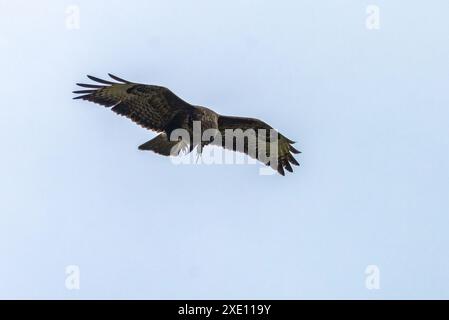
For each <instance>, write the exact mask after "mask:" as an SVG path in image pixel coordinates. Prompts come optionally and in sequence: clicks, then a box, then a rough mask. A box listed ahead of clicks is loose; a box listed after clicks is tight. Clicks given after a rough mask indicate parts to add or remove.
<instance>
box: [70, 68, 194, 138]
mask: <svg viewBox="0 0 449 320" xmlns="http://www.w3.org/2000/svg"><path fill="white" fill-rule="evenodd" d="M109 76H110V77H111V78H112V79H113V80H116V81H118V82H111V81H107V80H102V79H98V78H95V77H92V76H87V77H88V78H89V79H91V80H93V81H95V82H97V83H100V85H99V84H83V83H77V85H78V86H80V87H83V88H87V89H86V90H77V91H73V93H75V94H80V95H79V96H76V97H75V98H74V99H83V100H87V101H91V102H95V103H98V104H100V105H103V106H105V107H112V109H111V110H112V111H114V112H115V113H117V114H119V115H122V116H126V117H128V118H129V119H131V120H132V121H134V122H135V123H137V124H139V125H141V126H142V127H144V128H147V129H150V130H154V131H158V132H160V131H163V130H164V128H165V127H166V125H167V124H168V123H169V122H170V120H171V119H172V118H173V117H174V116H175V115H176V114H177V113H178V112H180V111H183V110H186V109H188V108H192V106H191V105H190V104H188V103H187V102H185V101H183V100H182V99H181V98H179V97H178V96H176V95H175V94H174V93H173V92H171V91H170V90H169V89H167V88H165V87H160V86H154V85H145V84H138V83H133V82H129V81H126V80H123V79H121V78H119V77H116V76H114V75H112V74H109Z"/></svg>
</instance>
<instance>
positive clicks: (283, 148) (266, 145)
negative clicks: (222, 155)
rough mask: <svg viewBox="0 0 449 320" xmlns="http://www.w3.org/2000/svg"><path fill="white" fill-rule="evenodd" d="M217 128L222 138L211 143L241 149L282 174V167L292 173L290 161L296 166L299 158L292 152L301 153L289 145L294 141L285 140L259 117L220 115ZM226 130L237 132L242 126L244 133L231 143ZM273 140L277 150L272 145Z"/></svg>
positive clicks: (240, 150) (239, 150) (231, 148)
mask: <svg viewBox="0 0 449 320" xmlns="http://www.w3.org/2000/svg"><path fill="white" fill-rule="evenodd" d="M218 129H219V131H220V133H221V135H222V141H214V144H216V145H221V146H222V147H224V148H226V149H229V150H233V151H237V152H244V153H246V154H247V155H249V156H250V157H252V158H255V159H257V160H259V161H262V162H264V163H265V164H266V165H267V166H270V167H272V168H273V169H274V170H277V171H278V172H279V173H280V174H281V175H285V172H284V168H285V169H286V170H287V171H289V172H293V169H292V166H291V164H293V165H299V163H298V161H296V159H295V158H294V157H293V155H292V153H296V154H297V153H300V152H299V151H298V150H296V149H295V148H294V147H293V146H292V144H293V143H294V142H293V141H291V140H289V139H287V138H286V137H285V136H283V135H282V134H280V133H279V132H277V131H276V130H274V129H273V128H272V127H271V126H269V125H268V124H266V123H265V122H263V121H261V120H258V119H252V118H242V117H226V116H219V118H218ZM226 129H228V133H227V132H226ZM229 129H230V130H233V131H234V132H236V131H235V130H238V129H241V130H242V131H243V132H244V136H245V138H244V139H243V141H242V142H243V143H237V139H236V138H233V139H232V143H226V141H225V140H226V139H227V138H226V137H227V136H228V137H229V134H230V132H231V131H229ZM248 129H249V130H248ZM259 129H264V130H259ZM273 135H274V137H273ZM276 140H277V150H276V148H275V145H274V144H275V143H276ZM228 141H231V139H229V140H228ZM270 141H271V143H270ZM273 141H274V142H273ZM270 149H271V150H273V152H272V153H274V154H271V153H270ZM264 151H265V152H264ZM264 154H265V155H264ZM263 156H265V157H263ZM273 157H274V158H273ZM266 159H268V160H266ZM273 160H277V161H273Z"/></svg>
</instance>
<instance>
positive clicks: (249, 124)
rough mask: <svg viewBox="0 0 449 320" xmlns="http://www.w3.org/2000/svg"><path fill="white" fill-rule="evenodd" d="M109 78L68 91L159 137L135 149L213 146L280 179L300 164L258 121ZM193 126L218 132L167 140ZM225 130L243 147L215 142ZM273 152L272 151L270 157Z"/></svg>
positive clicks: (171, 151) (169, 151) (287, 143)
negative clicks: (240, 136) (243, 157)
mask: <svg viewBox="0 0 449 320" xmlns="http://www.w3.org/2000/svg"><path fill="white" fill-rule="evenodd" d="M109 76H110V77H111V78H112V79H113V80H115V81H116V82H112V81H108V80H102V79H99V78H96V77H92V76H87V77H88V78H89V79H91V80H92V81H95V82H97V83H99V84H83V83H77V85H78V86H80V87H83V88H86V89H84V90H77V91H73V93H75V94H78V96H76V97H74V99H83V100H87V101H91V102H94V103H97V104H100V105H103V106H105V107H112V109H111V110H112V111H114V112H115V113H117V114H119V115H122V116H126V117H128V118H129V119H131V120H132V121H134V122H135V123H137V124H139V125H141V126H142V127H144V128H146V129H149V130H153V131H156V132H158V133H159V135H157V136H156V137H155V138H153V139H152V140H149V141H148V142H146V143H144V144H142V145H141V146H139V149H140V150H151V151H154V152H156V153H158V154H161V155H164V156H170V155H175V156H176V155H178V154H179V153H180V152H181V151H183V150H186V149H189V150H190V151H192V150H193V149H194V148H195V147H197V148H198V150H199V152H201V148H202V147H204V146H206V145H207V144H212V145H218V146H221V147H224V148H226V149H229V150H233V151H238V152H244V153H246V154H247V155H249V156H250V157H252V158H255V159H257V160H259V161H261V162H263V163H264V164H265V165H267V166H270V167H272V168H273V169H274V170H277V171H278V172H279V173H280V174H281V175H285V171H284V169H286V170H287V171H290V172H293V169H292V166H291V164H293V165H299V163H298V162H297V161H296V160H295V158H294V157H293V155H292V153H293V154H297V153H300V152H299V151H298V150H296V149H295V148H294V147H293V146H292V144H293V143H294V142H293V141H291V140H289V139H287V138H286V137H285V136H283V135H282V134H280V133H279V132H277V131H276V130H274V129H273V128H272V127H271V126H269V125H268V124H266V123H265V122H263V121H261V120H258V119H253V118H244V117H230V116H224V115H221V114H218V113H216V112H214V111H212V110H210V109H208V108H205V107H202V106H195V105H191V104H189V103H187V102H185V101H184V100H182V99H181V98H179V97H178V96H176V95H175V94H174V93H173V92H172V91H170V90H169V89H167V88H165V87H161V86H156V85H145V84H139V83H133V82H130V81H126V80H123V79H121V78H119V77H117V76H114V75H112V74H109ZM195 122H197V123H198V122H199V123H200V124H201V130H202V132H204V131H205V130H208V129H209V130H215V132H216V133H217V134H212V135H211V139H210V140H209V141H200V142H198V141H195V140H193V139H192V138H189V140H186V139H179V138H178V139H172V138H171V137H172V133H173V132H174V131H175V130H177V129H183V130H185V131H186V132H188V133H189V135H190V136H192V135H195V133H194V132H193V131H194V123H195ZM229 130H231V131H234V132H237V131H238V130H240V131H243V132H245V134H246V135H244V137H243V143H239V142H238V141H236V138H235V137H233V138H232V139H231V140H230V143H224V139H221V138H220V139H217V137H218V136H222V137H226V134H228V132H229ZM248 132H249V133H248ZM270 132H271V134H270ZM273 133H274V134H273ZM273 141H274V144H273ZM270 151H271V152H270ZM273 151H276V154H275V156H274V157H273Z"/></svg>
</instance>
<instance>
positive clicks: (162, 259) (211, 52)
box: [0, 0, 449, 299]
mask: <svg viewBox="0 0 449 320" xmlns="http://www.w3.org/2000/svg"><path fill="white" fill-rule="evenodd" d="M70 5H75V6H76V8H79V10H80V11H79V13H80V15H79V29H73V28H71V27H70V26H71V25H70V24H69V25H67V19H68V15H69V14H70V12H72V13H73V11H69V12H67V11H66V10H67V8H68V7H69V6H70ZM369 5H375V6H377V8H378V9H379V14H380V15H379V18H380V20H379V21H380V29H378V30H370V29H368V28H367V27H366V19H367V16H368V14H367V12H366V8H367V6H369ZM0 8H1V10H0V30H1V31H0V46H1V48H2V50H1V53H0V54H1V57H2V59H0V70H1V71H2V77H1V79H0V88H1V93H2V103H1V108H0V114H1V116H0V137H1V141H2V147H3V151H2V156H1V157H0V176H1V180H0V193H1V201H0V252H1V254H0V298H61V299H78V298H88V299H90V298H138V299H143V298H149V299H159V298H168V299H170V298H171V299H185V298H190V299H195V298H210V299H215V298H225V299H227V298H229V299H230V298H235V299H239V298H272V299H280V298H283V299H302V298H303V299H309V298H325V299H328V298H337V299H341V298H357V299H361V298H367V299H380V298H387V299H392V298H412V299H414V298H449V288H448V286H449V272H448V270H449V256H448V254H447V247H448V244H449V236H448V233H447V228H448V226H449V215H448V213H449V197H448V190H449V188H448V187H449V151H448V150H449V126H448V118H449V90H448V86H449V63H448V61H447V57H448V56H449V41H448V40H449V34H448V30H449V22H448V20H447V12H448V10H449V3H448V2H447V1H443V0H440V1H437V0H432V1H426V2H423V1H413V0H412V1H408V2H407V3H405V2H404V1H369V2H368V1H355V0H352V1H350V0H340V1H334V0H326V1H325V0H321V1H280V2H277V1H276V2H275V1H226V2H223V1H222V2H220V3H219V2H218V1H127V2H126V4H125V3H124V2H122V1H72V2H68V1H33V2H29V1H14V2H11V1H4V0H2V1H1V2H0ZM69 21H72V20H70V19H69ZM107 72H111V73H114V74H116V75H118V76H121V77H123V78H125V79H129V80H133V81H136V82H143V83H151V84H159V85H164V86H167V87H169V88H170V89H172V90H173V91H174V92H175V93H177V94H178V95H179V96H181V97H182V98H183V99H185V100H187V101H189V102H191V103H194V104H199V105H204V106H207V107H210V108H212V109H214V110H216V111H217V112H219V113H222V114H229V115H240V116H250V117H257V118H260V119H263V120H264V121H266V122H268V123H270V124H271V125H272V126H274V127H276V128H277V129H279V130H280V131H281V132H282V133H284V134H285V135H286V136H287V137H289V138H291V139H293V140H296V141H298V143H297V145H296V146H297V148H298V149H300V150H302V151H303V153H302V154H301V155H300V156H299V157H297V159H298V160H299V161H300V162H301V167H300V168H298V169H297V170H296V172H295V173H294V174H290V175H287V176H286V177H280V176H278V175H273V176H261V175H259V174H258V173H259V171H258V170H259V166H257V165H234V166H231V165H215V166H211V165H200V166H175V165H173V164H172V163H171V162H170V160H168V159H167V158H163V157H159V156H157V155H155V154H152V153H148V152H142V151H139V150H137V146H138V145H140V144H142V143H143V142H145V141H147V140H149V139H150V138H151V137H153V136H154V134H153V133H151V132H149V131H146V130H144V129H142V128H140V127H139V126H136V125H135V124H133V123H132V122H130V121H129V120H127V119H125V118H121V117H118V116H117V115H115V114H114V113H112V112H110V111H109V110H106V109H104V108H102V107H100V106H98V105H94V104H90V103H87V102H81V101H73V100H72V99H71V98H72V94H71V91H72V90H75V89H76V88H75V85H74V84H75V83H76V82H83V81H85V78H84V76H85V75H86V74H93V75H96V76H100V77H104V76H105V75H106V74H107ZM69 265H76V266H78V267H79V270H80V278H79V283H80V288H79V290H76V289H75V290H69V289H67V287H66V285H65V283H66V278H67V275H66V273H65V271H66V267H67V266H69ZM369 265H375V266H377V267H378V270H379V272H380V273H379V283H380V288H379V289H373V290H369V289H367V287H366V285H365V282H366V277H367V275H366V274H365V270H366V268H367V266H369Z"/></svg>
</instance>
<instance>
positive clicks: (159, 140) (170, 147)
mask: <svg viewBox="0 0 449 320" xmlns="http://www.w3.org/2000/svg"><path fill="white" fill-rule="evenodd" d="M185 148H186V145H185V144H184V142H183V141H170V140H169V139H168V138H167V135H166V134H165V133H161V134H160V135H158V136H156V138H154V139H151V140H150V141H147V142H145V143H144V144H142V145H140V146H139V150H151V151H153V152H156V153H157V154H160V155H163V156H177V155H179V153H180V152H181V151H182V150H184V149H185Z"/></svg>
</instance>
